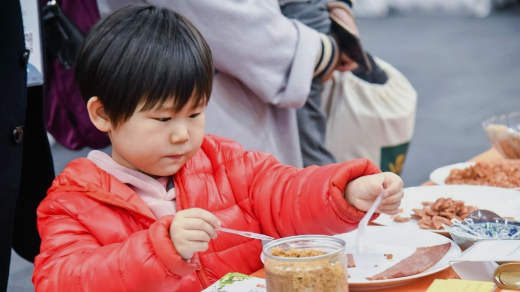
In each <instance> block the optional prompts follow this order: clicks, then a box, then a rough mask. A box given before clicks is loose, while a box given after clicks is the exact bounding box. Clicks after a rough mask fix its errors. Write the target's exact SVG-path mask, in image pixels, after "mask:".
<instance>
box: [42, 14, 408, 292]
mask: <svg viewBox="0 0 520 292" xmlns="http://www.w3.org/2000/svg"><path fill="white" fill-rule="evenodd" d="M212 77H213V68H212V58H211V51H210V49H209V47H208V45H207V44H206V42H205V41H204V39H203V38H202V36H201V35H200V33H199V32H198V31H197V29H195V27H193V26H192V25H191V24H190V22H189V21H188V20H186V19H185V18H183V17H182V16H180V15H179V14H177V13H175V12H172V11H170V10H167V9H164V8H157V7H154V6H128V7H125V8H123V9H121V10H119V11H116V12H114V13H113V14H111V15H109V16H107V17H106V18H104V19H103V20H101V21H100V22H99V23H98V24H97V25H96V26H95V27H94V28H93V29H92V30H91V32H90V33H89V35H88V37H87V38H86V40H85V43H84V45H83V47H82V49H81V50H80V53H79V55H78V60H77V62H76V78H77V81H78V84H79V88H80V90H81V92H82V95H83V96H84V97H85V99H86V100H87V108H88V112H89V115H90V118H91V120H92V122H93V123H94V125H95V126H96V127H97V128H98V129H100V130H101V131H104V132H107V133H108V135H109V136H110V140H111V141H112V145H113V146H112V155H111V156H108V155H106V154H104V153H103V152H100V151H92V152H91V153H90V154H89V155H88V157H87V158H80V159H76V160H74V161H72V162H71V163H70V164H69V165H68V166H67V167H66V168H65V169H64V170H63V172H62V173H61V174H60V175H59V176H58V177H57V178H56V179H55V181H54V183H53V185H52V186H51V188H50V189H49V191H48V196H47V198H46V199H45V200H44V201H43V202H42V203H41V205H40V207H39V208H38V228H39V231H40V235H41V238H42V245H41V253H40V255H38V257H37V258H36V261H35V268H34V275H33V282H34V285H35V288H36V291H200V290H202V289H204V288H205V287H207V286H208V285H210V284H211V283H213V282H215V281H216V280H218V279H219V278H221V277H222V276H223V275H225V274H226V273H228V272H241V273H244V274H251V273H253V272H255V271H256V270H258V269H260V268H262V262H261V260H260V253H261V250H262V244H261V242H260V240H254V239H250V238H246V237H241V236H237V235H233V234H228V233H219V232H218V228H219V227H220V226H223V227H227V228H232V229H238V230H248V231H252V232H258V233H263V234H266V235H270V236H273V237H276V238H280V237H284V236H291V235H297V234H336V233H344V232H348V231H351V230H353V229H355V228H356V227H357V224H358V222H359V220H360V219H361V218H362V217H363V215H364V214H365V211H366V210H368V208H369V207H370V206H371V204H372V202H373V201H374V199H375V198H376V197H377V195H379V194H380V193H381V192H382V191H383V190H384V200H383V202H382V204H381V205H380V206H379V208H378V212H383V213H387V214H395V213H397V208H398V206H399V204H400V201H401V198H402V196H403V192H402V186H403V183H402V180H401V179H400V178H399V177H398V176H396V175H394V174H391V173H380V171H379V170H378V168H377V167H376V166H375V165H374V164H372V163H371V162H369V161H368V160H355V161H350V162H347V163H341V164H332V165H327V166H324V167H309V168H305V169H298V168H294V167H291V166H286V165H282V164H280V163H279V162H278V161H276V159H275V158H273V156H271V155H268V154H265V153H258V152H248V151H244V150H243V149H242V147H241V146H240V145H238V144H236V143H235V142H233V141H230V140H227V139H223V138H219V137H215V136H204V111H205V108H206V104H207V102H208V98H209V96H210V92H211V87H212ZM229 114H233V113H232V112H230V113H229Z"/></svg>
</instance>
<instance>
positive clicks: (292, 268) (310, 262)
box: [263, 235, 348, 292]
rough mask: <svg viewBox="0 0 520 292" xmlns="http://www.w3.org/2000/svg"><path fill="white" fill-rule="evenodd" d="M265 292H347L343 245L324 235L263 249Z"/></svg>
mask: <svg viewBox="0 0 520 292" xmlns="http://www.w3.org/2000/svg"><path fill="white" fill-rule="evenodd" d="M263 253H264V258H265V274H266V282H267V291H272V292H274V291H276V292H310V291H312V292H348V283H347V260H346V257H345V241H343V240H342V239H340V238H335V237H331V236H323V235H302V236H292V237H286V238H281V239H278V240H274V241H271V242H270V243H268V244H266V245H265V246H264V249H263Z"/></svg>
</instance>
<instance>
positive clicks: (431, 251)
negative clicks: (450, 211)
mask: <svg viewBox="0 0 520 292" xmlns="http://www.w3.org/2000/svg"><path fill="white" fill-rule="evenodd" d="M450 246H451V243H449V242H448V243H445V244H440V245H434V246H428V247H418V248H417V249H416V250H415V252H414V253H413V254H412V255H410V256H409V257H407V258H405V259H403V260H402V261H400V262H398V263H397V264H395V265H393V266H391V267H390V268H388V269H386V270H384V271H383V272H381V273H379V274H377V275H374V276H372V277H367V278H366V279H367V280H386V279H395V278H401V277H407V276H412V275H417V274H419V273H421V272H423V271H426V270H427V269H428V268H430V267H431V266H433V265H435V264H436V263H437V262H438V261H439V260H440V259H441V258H442V257H443V256H444V255H445V254H446V253H447V252H448V250H449V249H450Z"/></svg>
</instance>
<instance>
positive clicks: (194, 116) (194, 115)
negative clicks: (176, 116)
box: [189, 113, 200, 119]
mask: <svg viewBox="0 0 520 292" xmlns="http://www.w3.org/2000/svg"><path fill="white" fill-rule="evenodd" d="M199 115H200V113H196V114H192V115H189V118H191V119H194V118H196V117H198V116H199Z"/></svg>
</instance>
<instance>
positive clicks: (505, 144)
mask: <svg viewBox="0 0 520 292" xmlns="http://www.w3.org/2000/svg"><path fill="white" fill-rule="evenodd" d="M485 131H486V134H487V135H488V137H489V139H490V140H491V143H493V144H495V145H494V146H495V147H496V148H497V150H498V152H501V153H502V154H503V155H504V156H505V157H507V158H509V159H518V158H520V131H519V130H516V129H512V128H510V127H508V126H506V125H494V124H491V125H489V126H487V127H486V128H485Z"/></svg>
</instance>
